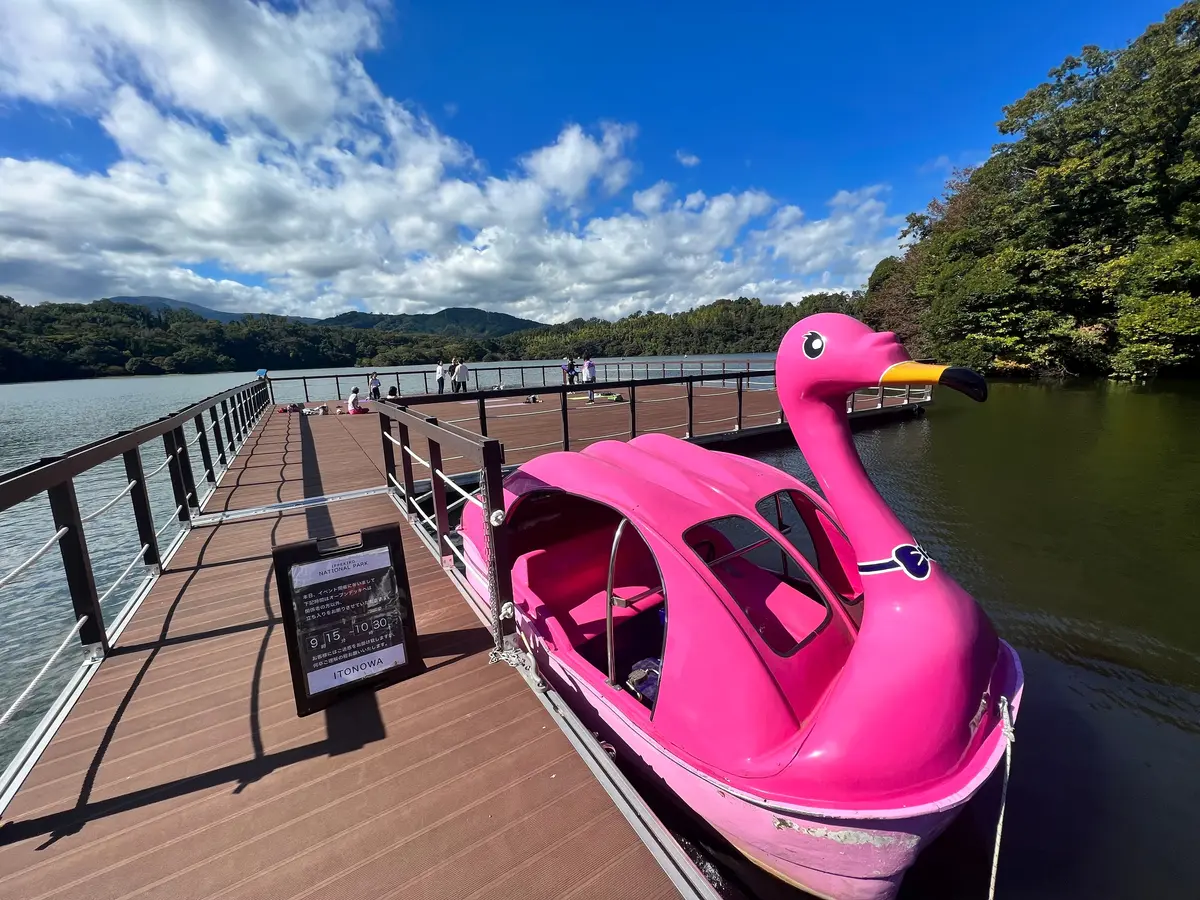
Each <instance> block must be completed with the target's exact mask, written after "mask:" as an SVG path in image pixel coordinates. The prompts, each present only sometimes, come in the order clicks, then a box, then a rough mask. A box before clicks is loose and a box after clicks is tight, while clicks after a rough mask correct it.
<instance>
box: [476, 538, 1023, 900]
mask: <svg viewBox="0 0 1200 900" xmlns="http://www.w3.org/2000/svg"><path fill="white" fill-rule="evenodd" d="M473 550H474V548H473V547H471V546H470V545H469V544H468V556H469V557H474V558H475V560H478V561H479V562H482V560H481V559H479V554H478V552H477V551H475V552H471V551H473ZM475 560H473V561H475ZM481 568H482V567H481ZM470 574H474V573H470ZM478 580H479V579H477V578H469V581H471V582H472V584H473V586H474V587H475V588H476V590H477V591H480V590H483V591H486V586H484V585H482V584H481V583H479V584H477V583H476V582H477V581H478ZM516 618H517V626H518V630H519V633H520V635H521V637H522V640H523V642H524V644H525V648H526V649H527V650H528V651H529V652H530V653H531V654H532V656H533V658H534V660H535V662H536V663H537V666H538V669H539V672H540V673H541V675H542V677H543V678H545V679H546V680H547V682H548V683H549V684H550V685H551V686H552V687H553V688H554V689H555V690H556V691H557V692H558V693H559V695H560V696H562V698H563V699H564V701H565V702H566V703H567V705H568V706H570V708H571V709H572V711H573V712H574V713H575V714H576V715H577V716H578V717H579V718H580V719H581V720H582V721H583V722H584V724H585V725H587V727H588V728H589V729H591V730H592V731H593V732H594V733H596V734H597V735H598V736H599V737H600V738H601V739H602V740H604V741H607V742H608V743H609V744H611V745H612V747H613V748H614V751H615V752H616V754H617V756H618V757H619V758H620V759H621V760H622V761H623V762H625V763H627V764H630V765H632V766H633V767H635V768H636V769H637V770H638V771H639V773H640V774H641V775H642V776H644V777H646V778H647V779H649V780H650V781H651V782H652V783H653V784H656V785H658V786H661V787H662V788H665V789H666V790H667V791H669V792H670V793H672V794H674V795H675V797H676V798H678V800H679V801H680V802H681V803H682V804H683V805H684V806H685V807H687V808H688V809H689V810H691V812H692V813H693V814H694V815H696V816H698V817H699V818H701V819H702V820H704V821H705V822H706V823H707V824H708V825H709V826H710V827H712V828H713V829H714V830H715V831H717V832H718V833H719V834H720V835H721V836H722V837H724V838H725V840H727V841H728V842H729V844H730V845H731V846H733V847H734V848H735V849H736V850H737V851H738V852H740V853H741V854H742V855H743V856H745V857H746V858H747V859H748V860H749V861H750V862H751V863H753V864H754V865H756V866H758V867H760V868H761V869H763V870H765V871H767V872H769V873H770V874H772V875H774V876H775V877H777V878H779V879H781V880H783V881H785V882H787V883H789V884H791V885H793V886H795V887H798V888H801V889H802V890H805V891H807V892H809V893H811V894H814V895H816V896H818V897H823V898H827V900H888V898H892V897H894V896H896V893H897V892H898V891H899V888H900V883H901V880H902V879H903V877H904V874H905V872H906V871H907V870H908V869H909V867H910V866H911V865H912V864H913V862H914V861H915V860H916V858H917V856H918V855H919V854H920V853H921V851H922V850H924V849H925V848H926V847H927V846H928V845H929V844H930V843H932V842H933V841H934V840H935V839H936V838H937V837H938V836H939V835H940V834H941V833H942V832H943V831H944V830H945V829H946V828H947V826H949V825H950V824H951V822H953V821H954V819H955V818H956V817H957V815H958V814H959V812H960V811H961V810H962V809H963V807H964V806H965V805H966V803H967V802H968V801H969V800H970V799H971V797H972V796H974V794H975V793H977V792H978V790H979V788H980V787H982V785H983V783H984V782H985V781H986V780H987V777H988V776H989V775H990V774H991V773H992V771H994V769H995V765H996V763H997V762H998V761H999V758H997V759H993V760H992V761H991V763H990V765H988V766H987V768H986V771H982V772H980V773H979V774H978V777H977V778H975V779H974V780H973V781H972V787H971V788H970V789H969V790H968V791H965V792H959V793H958V794H956V795H955V796H954V798H952V799H949V800H947V802H946V803H945V804H941V805H939V806H940V808H938V809H935V810H931V811H925V812H923V813H921V814H918V815H906V814H904V813H903V812H900V813H886V812H885V813H879V814H877V815H871V816H866V815H864V816H861V817H859V816H846V815H839V814H837V813H836V812H833V811H831V813H830V814H829V815H816V814H812V813H811V812H805V813H798V812H795V811H787V810H780V809H773V808H771V807H770V806H768V805H767V804H766V803H765V802H763V801H761V800H759V801H757V802H755V801H754V800H752V799H749V798H747V797H744V796H739V795H738V794H737V793H735V792H734V791H732V790H731V789H730V788H729V786H728V785H723V784H721V783H719V782H716V781H714V780H712V779H711V778H710V777H705V776H704V775H702V774H701V773H699V772H698V771H696V770H694V769H692V768H691V767H689V766H688V765H686V764H685V763H684V762H683V761H681V760H680V759H678V758H677V757H675V756H673V755H672V754H670V753H668V752H667V751H666V750H665V749H664V748H663V747H662V746H661V745H660V744H659V743H657V742H656V741H654V740H653V739H651V738H650V737H649V736H648V735H647V734H646V733H645V732H644V731H642V730H641V729H640V728H639V727H637V726H636V725H635V724H634V723H633V722H631V721H630V720H629V719H628V718H627V717H626V716H624V715H623V714H622V713H621V712H620V711H619V710H618V709H616V708H615V707H613V706H612V705H611V704H609V703H608V702H606V700H605V698H604V696H603V694H602V688H603V686H602V685H601V684H595V683H593V682H592V681H589V679H588V678H587V677H585V676H584V675H582V674H580V673H578V672H576V671H574V670H573V669H572V668H571V667H570V666H569V665H568V664H567V663H566V662H565V661H564V660H563V659H562V658H561V657H560V656H558V655H557V654H556V653H555V652H553V651H552V650H551V649H550V648H548V647H547V646H546V644H545V643H544V642H543V641H542V639H541V637H540V635H539V633H538V629H537V628H536V627H535V625H534V624H533V623H532V622H531V621H530V620H529V619H528V617H526V616H525V615H524V613H523V612H522V610H521V609H520V608H519V607H518V608H517V609H516ZM1002 647H1003V648H1004V650H1005V652H1007V653H1009V654H1010V655H1011V657H1012V661H1013V665H1014V667H1015V668H1014V672H1015V673H1016V679H1017V683H1016V684H1015V685H1014V686H1013V687H1014V690H1013V691H1012V696H1013V698H1014V699H1013V703H1012V709H1013V715H1014V717H1015V715H1016V711H1017V705H1018V704H1019V701H1020V663H1019V660H1018V659H1017V657H1016V654H1015V652H1014V651H1013V650H1012V649H1011V648H1010V647H1009V646H1008V645H1007V644H1003V643H1002Z"/></svg>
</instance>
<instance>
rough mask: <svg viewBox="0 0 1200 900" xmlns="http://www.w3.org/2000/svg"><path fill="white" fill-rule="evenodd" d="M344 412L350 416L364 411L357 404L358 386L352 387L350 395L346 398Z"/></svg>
mask: <svg viewBox="0 0 1200 900" xmlns="http://www.w3.org/2000/svg"><path fill="white" fill-rule="evenodd" d="M346 412H347V413H348V414H349V415H352V416H353V415H357V414H359V413H362V412H364V410H363V408H362V407H361V406H359V405H358V388H352V389H351V391H350V396H349V397H347V398H346Z"/></svg>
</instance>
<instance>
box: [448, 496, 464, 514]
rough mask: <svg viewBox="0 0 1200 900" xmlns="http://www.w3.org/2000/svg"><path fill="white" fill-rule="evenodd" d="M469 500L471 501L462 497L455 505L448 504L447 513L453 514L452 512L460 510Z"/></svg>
mask: <svg viewBox="0 0 1200 900" xmlns="http://www.w3.org/2000/svg"><path fill="white" fill-rule="evenodd" d="M469 499H470V498H469V497H460V498H459V499H457V500H455V501H454V502H453V503H447V504H446V512H452V511H454V510H456V509H458V508H459V507H460V506H462V505H463V504H464V503H466V502H467V500H469Z"/></svg>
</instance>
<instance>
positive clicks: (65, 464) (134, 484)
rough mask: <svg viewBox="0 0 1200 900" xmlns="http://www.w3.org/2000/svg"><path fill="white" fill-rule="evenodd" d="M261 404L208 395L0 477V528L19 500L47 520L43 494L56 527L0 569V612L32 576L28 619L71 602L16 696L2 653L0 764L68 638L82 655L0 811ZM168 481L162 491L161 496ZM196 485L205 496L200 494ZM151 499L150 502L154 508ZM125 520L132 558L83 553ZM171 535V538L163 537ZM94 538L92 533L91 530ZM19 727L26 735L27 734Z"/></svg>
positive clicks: (242, 389) (263, 394)
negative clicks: (49, 571)
mask: <svg viewBox="0 0 1200 900" xmlns="http://www.w3.org/2000/svg"><path fill="white" fill-rule="evenodd" d="M268 405H269V391H268V388H267V384H266V382H265V381H263V380H259V381H255V382H250V383H247V384H243V385H240V386H238V387H235V388H231V389H230V390H227V391H224V392H222V393H220V394H215V395H213V396H211V397H207V398H205V399H204V400H201V401H199V402H197V403H194V404H192V405H191V406H189V407H187V408H185V409H182V410H180V411H179V412H176V413H172V414H170V415H167V416H164V417H162V418H161V419H158V420H157V421H154V422H150V423H148V424H146V425H142V426H140V427H138V428H134V429H131V430H128V431H120V432H117V433H116V434H113V435H110V436H108V437H104V438H101V439H99V440H97V441H93V442H91V443H89V444H85V445H83V446H80V447H76V448H74V449H72V450H68V451H67V452H65V453H63V454H61V455H59V456H51V457H46V458H43V459H40V460H38V461H37V462H35V463H32V464H30V465H27V466H24V467H22V468H20V469H16V470H13V471H11V472H7V473H4V474H2V475H0V529H4V528H5V527H6V522H5V514H6V513H8V511H10V510H12V509H13V508H14V507H16V506H18V505H19V504H30V503H32V504H34V505H33V506H32V507H29V508H28V511H27V512H26V513H25V516H24V517H25V519H26V520H30V519H33V520H36V519H39V518H42V519H44V518H45V516H44V513H39V512H38V511H37V508H36V504H37V503H38V502H39V498H44V502H45V503H46V504H47V505H48V507H49V519H50V523H51V524H50V525H49V528H52V529H53V531H52V532H50V533H48V534H47V535H45V536H44V537H45V540H42V538H41V537H39V538H36V539H34V540H33V541H30V542H29V545H30V546H33V545H34V544H35V543H36V549H33V550H32V552H28V553H26V554H22V555H23V558H22V559H20V561H19V562H18V563H17V564H16V565H15V566H11V567H5V569H6V570H4V571H0V608H4V607H5V606H6V605H8V607H9V609H11V608H12V606H11V604H12V603H13V594H14V592H15V591H18V590H22V589H24V590H25V591H26V592H27V595H28V592H30V586H29V584H28V583H27V582H28V580H29V579H30V578H31V577H33V576H35V575H36V576H37V582H38V583H37V584H36V585H34V587H33V589H32V592H33V593H34V594H35V596H36V599H35V600H34V602H33V604H28V603H27V606H28V607H29V608H30V609H32V610H35V612H34V614H33V616H32V618H33V619H35V620H36V619H38V618H39V617H41V618H43V619H49V618H50V617H51V616H52V615H53V613H52V611H50V610H48V609H47V608H46V605H47V604H54V603H55V602H56V601H57V602H61V603H63V604H64V605H65V604H66V603H70V604H71V619H72V622H73V624H72V625H71V627H70V629H69V630H68V631H66V633H65V635H64V636H63V637H62V639H61V642H60V641H59V640H58V639H57V638H52V639H51V640H52V642H53V643H50V642H47V644H46V648H45V649H46V650H47V651H48V650H49V648H50V647H54V649H53V652H48V653H47V654H46V656H45V658H44V661H43V660H42V659H37V655H36V651H37V650H38V649H40V648H39V647H37V646H35V647H33V648H31V654H32V655H31V654H27V655H26V659H27V661H28V664H30V669H29V671H28V674H29V675H31V676H32V678H31V680H29V681H28V682H27V683H25V684H24V687H23V688H21V689H20V690H19V692H17V687H19V686H20V685H21V684H22V678H23V674H24V673H22V675H16V677H15V678H14V674H15V673H14V672H13V670H12V669H11V666H12V665H13V659H12V654H8V655H7V656H8V658H6V659H5V666H6V671H5V672H4V676H5V679H4V680H5V684H6V686H7V687H8V691H7V692H6V693H5V696H4V700H3V706H2V707H0V762H3V761H4V758H5V756H7V755H9V753H11V745H13V743H14V741H13V739H12V736H13V732H12V730H11V729H12V728H13V726H14V724H15V723H14V719H18V718H19V719H21V720H23V721H24V723H25V725H26V726H27V725H28V724H29V720H30V719H31V718H32V717H35V716H36V715H37V714H38V713H39V712H40V711H41V710H42V709H43V708H44V707H45V703H44V700H45V697H44V696H43V695H44V693H45V692H44V691H43V692H41V693H39V692H38V688H39V685H41V684H42V682H43V680H44V679H45V678H46V676H47V674H48V673H49V672H51V670H52V668H53V667H54V665H55V663H56V662H57V661H58V660H59V659H60V657H62V656H63V654H64V653H66V652H67V651H68V649H69V647H70V646H71V644H72V643H75V644H76V645H77V646H81V647H82V648H83V651H84V657H83V661H82V662H81V663H80V668H79V670H78V671H77V672H76V673H75V674H74V675H73V676H72V678H71V679H69V681H68V684H67V687H66V688H65V689H64V691H63V693H61V694H60V696H59V700H58V701H55V704H54V705H53V706H52V707H51V708H50V709H49V710H48V711H46V712H45V713H44V715H43V716H42V719H41V722H40V723H39V724H38V725H37V726H35V727H34V729H33V731H32V733H31V734H30V735H29V736H28V738H27V740H26V741H25V745H24V747H22V748H21V750H20V751H18V752H17V754H16V757H15V758H14V759H12V761H11V762H10V763H9V765H8V769H7V771H5V773H4V775H3V776H0V809H3V806H4V803H5V802H6V801H7V797H6V796H5V791H6V790H7V789H8V785H9V784H11V783H13V779H14V776H15V775H16V774H17V773H18V772H19V770H20V768H21V766H22V765H23V759H24V758H25V757H27V756H28V755H29V752H30V751H32V750H33V749H34V748H35V747H36V744H37V741H38V739H39V733H40V732H42V731H44V730H46V729H47V728H49V727H50V722H51V720H52V719H53V717H54V716H55V715H56V712H57V709H58V706H59V705H61V704H62V703H64V702H66V695H67V694H68V693H69V692H70V689H71V687H72V685H74V684H77V683H81V684H86V678H90V674H88V673H87V672H86V671H85V670H88V669H89V667H91V668H93V669H94V666H95V665H98V664H99V662H100V661H101V660H103V658H104V657H105V656H106V655H108V653H109V651H110V650H111V647H112V644H113V643H114V642H115V641H116V639H117V638H118V637H119V635H120V632H121V631H122V630H123V629H124V627H125V625H127V624H128V622H129V619H130V618H131V617H132V614H133V612H134V611H135V610H136V606H137V604H138V603H140V601H141V599H143V598H144V597H145V595H146V593H148V591H149V588H150V586H151V584H153V581H154V580H155V579H156V578H157V576H158V574H159V573H160V572H161V570H162V566H163V565H164V564H165V563H166V561H167V559H168V558H169V556H170V555H171V553H173V552H174V550H175V549H176V548H177V547H178V545H179V544H180V543H182V538H183V535H184V534H185V533H186V531H187V529H188V528H190V526H191V521H192V519H193V517H194V516H195V515H197V514H198V512H199V510H200V508H201V507H202V506H203V504H204V502H205V500H206V499H207V497H208V496H209V495H211V492H212V491H213V490H215V488H216V485H217V483H218V481H219V480H220V478H221V476H222V475H223V474H224V472H225V471H226V470H227V469H228V467H229V464H230V463H231V462H232V461H233V458H234V455H235V454H236V453H237V451H238V450H239V449H240V447H241V446H242V444H243V443H244V442H245V440H246V438H247V437H248V436H249V435H250V433H251V431H252V430H253V428H254V426H255V424H256V423H257V421H258V419H259V418H260V417H261V415H262V414H263V412H264V410H266V408H267V407H268ZM160 441H161V444H159V442H160ZM156 445H158V446H159V448H160V449H158V450H157V451H155V450H154V449H153V448H154V447H155V446H156ZM118 460H120V463H121V465H122V466H123V477H120V478H119V479H118V480H115V482H114V479H113V477H112V476H113V474H114V473H111V472H108V471H107V470H105V471H104V475H105V476H106V477H105V479H104V480H105V483H106V484H107V483H109V482H113V487H114V488H116V490H115V492H114V493H113V494H112V495H111V496H107V498H104V497H101V498H98V499H97V500H95V501H94V506H93V508H91V509H84V508H83V507H84V506H85V505H86V503H81V501H80V496H79V492H78V491H77V488H78V487H79V485H80V484H81V480H82V479H83V476H86V475H87V474H88V473H91V472H94V471H95V470H97V469H98V468H99V467H101V466H105V464H106V463H114V462H116V461H118ZM83 483H84V484H86V486H87V487H88V490H87V492H86V493H87V494H88V495H92V494H95V493H96V490H95V487H96V486H95V484H93V483H89V482H86V481H83ZM166 483H169V485H170V499H169V500H168V499H167V496H166V490H167V488H166ZM160 484H161V485H162V486H161V487H159V485H160ZM205 488H207V492H206V493H204V494H203V495H202V491H204V489H205ZM154 500H158V501H159V502H158V503H157V504H155V503H154V502H153V501H154ZM168 504H173V507H174V508H173V510H172V511H171V512H169V513H166V514H164V515H159V516H158V519H160V520H161V521H156V516H155V510H154V506H155V505H157V506H158V507H159V510H160V511H161V512H163V513H165V512H166V510H168V509H171V507H170V506H169V505H168ZM122 513H123V514H124V516H125V517H126V527H127V528H128V529H131V530H135V531H136V543H137V545H138V549H137V551H136V553H134V554H132V555H131V558H129V559H115V560H114V559H113V558H112V555H111V554H101V555H100V556H99V557H98V556H97V554H95V553H94V552H93V551H92V550H91V549H90V547H89V542H88V535H87V533H86V532H87V526H88V525H90V524H92V523H96V524H95V525H94V526H93V528H94V529H95V528H103V529H104V532H103V536H104V537H105V538H107V537H108V536H109V534H111V533H112V532H114V531H116V530H118V529H119V528H120V523H119V522H117V521H115V520H117V519H118V518H119V517H120V516H121V514H122ZM10 521H11V520H10ZM11 527H22V528H23V527H27V526H26V525H24V524H23V525H21V526H11ZM172 529H174V530H175V534H174V535H170V536H167V532H169V531H171V530H172ZM93 535H94V536H95V535H96V532H95V530H93ZM165 536H166V537H165ZM7 537H8V539H7V540H5V542H4V545H6V546H7V547H8V548H10V549H11V548H12V547H14V545H16V546H20V545H22V544H23V543H24V542H23V541H21V540H18V539H15V538H13V537H12V535H11V534H10V535H9V536H7ZM164 537H165V539H166V541H167V544H166V546H164V543H163V541H164ZM55 549H57V551H58V553H57V555H58V557H59V565H60V566H61V569H60V572H59V575H60V576H61V577H57V578H56V577H53V576H50V577H47V576H46V574H45V573H44V572H43V573H40V574H39V573H38V570H39V569H40V568H41V567H43V566H47V565H50V560H49V559H47V557H49V556H51V554H52V552H53V551H54V550H55ZM97 570H100V571H101V572H103V573H105V574H108V573H114V574H115V577H113V578H112V580H111V581H110V583H108V584H107V585H106V586H104V588H103V589H101V588H100V587H98V586H97V580H98V579H97V575H96V573H97ZM118 570H119V572H118ZM139 571H140V573H141V575H142V577H141V579H140V582H139V583H138V584H137V585H136V586H135V587H134V588H133V590H132V591H131V592H130V594H129V596H128V597H127V598H123V597H122V596H119V595H118V591H120V589H121V586H122V585H123V584H125V583H126V581H127V580H128V579H129V577H130V576H131V575H135V574H136V573H138V572H139ZM23 582H25V583H23ZM59 598H61V599H59ZM118 604H120V605H118ZM43 625H44V623H43ZM39 630H40V633H41V634H45V631H46V629H45V627H41V628H40V629H39V628H38V626H37V625H35V626H34V628H33V633H31V634H30V640H29V642H26V644H27V645H28V643H33V644H35V645H36V644H37V643H38V641H37V638H38V637H39V633H38V632H39ZM9 637H10V638H11V637H12V636H11V635H10V636H9ZM38 663H41V665H40V667H37V666H38ZM35 667H36V668H35ZM79 690H82V686H79ZM22 713H24V714H23V715H22ZM21 730H22V731H24V730H25V729H24V727H23V728H22V729H21ZM4 748H9V749H8V752H3V751H4Z"/></svg>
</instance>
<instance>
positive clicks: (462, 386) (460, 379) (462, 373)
mask: <svg viewBox="0 0 1200 900" xmlns="http://www.w3.org/2000/svg"><path fill="white" fill-rule="evenodd" d="M467 375H468V371H467V363H466V361H465V360H459V363H458V368H456V369H455V370H454V380H455V381H456V382H457V383H458V384H457V389H458V390H460V391H462V392H463V393H464V394H465V393H466V392H467Z"/></svg>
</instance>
